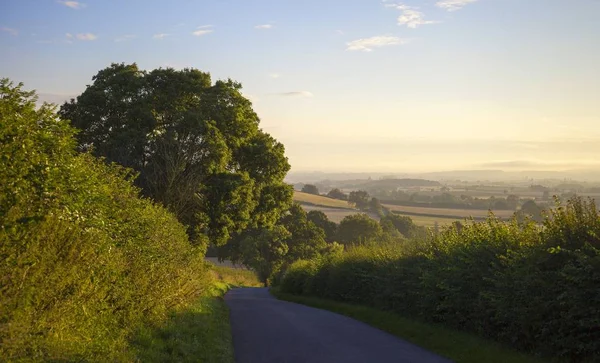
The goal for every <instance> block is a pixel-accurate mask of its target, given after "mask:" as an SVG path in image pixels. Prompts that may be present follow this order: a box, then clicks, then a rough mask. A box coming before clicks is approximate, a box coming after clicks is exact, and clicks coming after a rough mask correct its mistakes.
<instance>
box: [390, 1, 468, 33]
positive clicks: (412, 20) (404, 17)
mask: <svg viewBox="0 0 600 363" xmlns="http://www.w3.org/2000/svg"><path fill="white" fill-rule="evenodd" d="M456 1H459V0H456ZM463 1H464V0H463ZM385 7H386V8H394V9H396V10H400V11H401V14H400V16H399V17H398V25H406V26H407V27H408V28H411V29H416V28H418V27H419V26H421V25H427V24H437V23H439V21H434V20H425V14H423V13H422V12H420V11H419V10H418V8H416V7H412V6H408V5H404V4H385Z"/></svg>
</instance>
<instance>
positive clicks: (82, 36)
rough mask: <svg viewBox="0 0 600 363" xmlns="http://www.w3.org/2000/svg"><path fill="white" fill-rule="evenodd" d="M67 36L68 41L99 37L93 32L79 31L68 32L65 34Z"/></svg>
mask: <svg viewBox="0 0 600 363" xmlns="http://www.w3.org/2000/svg"><path fill="white" fill-rule="evenodd" d="M65 36H66V37H67V41H69V42H71V41H72V40H74V39H77V40H96V39H98V36H97V35H95V34H92V33H78V34H75V35H73V34H71V33H67V34H65Z"/></svg>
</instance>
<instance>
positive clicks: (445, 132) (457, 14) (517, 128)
mask: <svg viewBox="0 0 600 363" xmlns="http://www.w3.org/2000/svg"><path fill="white" fill-rule="evenodd" d="M599 16H600V1H597V0H431V1H423V0H421V1H416V0H407V1H404V2H402V3H400V2H394V1H384V2H382V1H377V0H346V1H338V0H327V1H315V0H305V1H284V0H278V1H275V0H270V1H269V0H256V1H253V0H220V1H192V0H185V1H184V0H172V1H164V0H163V1H153V0H150V1H149V0H145V1H141V0H127V1H108V0H104V1H98V0H96V1H94V0H89V1H85V0H83V1H80V2H77V1H54V0H52V1H46V0H35V1H34V0H3V1H2V4H1V5H0V47H1V49H2V50H3V52H2V53H3V56H2V57H0V76H3V77H9V78H11V79H13V80H15V81H20V82H24V83H25V85H26V87H28V88H33V89H36V90H38V92H39V93H40V94H41V95H42V98H44V99H48V100H54V101H60V100H62V99H64V98H66V97H68V96H70V95H77V94H79V93H80V92H82V91H83V90H84V89H85V85H86V84H89V83H90V82H91V77H92V76H93V75H94V74H95V73H96V72H97V71H98V70H100V69H102V68H104V67H106V66H108V65H109V64H110V63H111V62H137V63H138V65H139V66H140V67H142V68H145V69H153V68H157V67H166V66H171V67H175V68H182V67H195V68H199V69H201V70H203V71H208V72H210V73H211V74H212V76H213V78H214V79H218V78H232V79H235V80H237V81H240V82H242V84H243V85H244V93H245V94H246V96H247V97H249V98H250V99H251V100H252V101H253V103H254V108H255V110H256V111H257V112H258V114H259V116H260V117H261V119H262V126H263V128H264V129H265V130H266V131H268V132H269V133H271V134H273V135H274V136H275V137H276V138H278V139H279V140H280V141H281V142H283V143H284V144H285V145H286V151H287V155H288V157H289V158H290V162H291V164H292V168H293V170H296V171H307V170H323V171H382V172H405V171H428V170H448V169H465V168H466V169H481V168H490V167H494V168H498V167H504V168H513V169H515V168H517V169H518V168H522V169H532V168H537V169H551V170H560V169H570V168H589V167H594V168H596V167H598V164H599V163H598V161H597V160H598V155H600V142H599V141H600V132H599V130H600V128H598V125H599V124H600V122H599V121H600V101H599V100H600V82H598V80H600V67H599V66H598V64H600V21H599V20H598V18H599Z"/></svg>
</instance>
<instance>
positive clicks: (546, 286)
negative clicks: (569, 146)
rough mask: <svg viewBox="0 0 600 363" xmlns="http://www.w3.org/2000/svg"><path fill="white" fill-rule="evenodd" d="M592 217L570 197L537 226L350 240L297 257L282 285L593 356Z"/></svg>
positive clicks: (597, 224)
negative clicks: (320, 253) (342, 247)
mask: <svg viewBox="0 0 600 363" xmlns="http://www.w3.org/2000/svg"><path fill="white" fill-rule="evenodd" d="M598 235H600V217H599V216H598V212H597V210H596V207H595V204H594V203H593V202H591V201H589V202H588V201H585V200H582V199H578V198H575V199H573V200H571V201H569V202H568V204H566V205H563V206H559V207H557V208H556V209H554V210H552V211H551V213H550V215H549V216H548V217H547V219H546V220H545V221H544V224H543V227H539V226H538V225H537V224H536V223H534V222H532V221H529V220H526V221H523V222H519V221H517V220H516V219H515V220H513V221H510V222H503V221H500V220H498V219H495V218H490V219H488V220H487V221H485V222H482V223H475V222H471V223H466V224H460V225H454V226H452V227H450V228H447V229H445V230H443V231H442V232H441V233H439V234H432V235H430V236H429V237H428V238H426V239H413V240H411V241H410V242H408V241H407V242H405V243H391V244H390V243H378V242H377V241H376V240H372V241H371V243H366V244H362V245H355V246H354V247H349V248H347V250H346V251H345V252H344V253H342V254H338V255H335V256H330V257H329V258H322V259H313V260H305V261H297V262H295V263H294V264H292V265H291V266H290V267H289V268H288V269H287V271H286V272H285V273H284V274H283V277H282V279H281V284H280V289H281V292H283V293H289V294H295V295H302V296H316V297H321V298H326V299H331V300H336V301H340V302H347V303H353V304H359V305H364V306H368V307H373V308H376V309H380V310H384V311H391V312H395V313H398V314H400V315H401V316H409V317H411V318H414V319H419V320H421V321H424V322H431V323H436V324H441V325H443V326H446V327H449V328H453V329H459V330H463V331H466V332H471V333H475V334H477V335H479V336H481V337H485V338H490V339H493V340H496V341H498V342H501V343H503V344H506V345H508V346H510V347H513V348H515V349H519V350H521V351H524V352H529V353H531V354H535V355H539V356H541V357H551V358H552V357H553V358H557V359H560V360H563V361H570V362H584V361H594V360H596V359H597V358H598V351H600V346H599V344H600V343H599V342H600V331H599V330H598V329H597V327H598V322H599V321H600V310H599V309H598V308H597V307H598V306H600V290H598V288H597V287H598V286H600V239H598Z"/></svg>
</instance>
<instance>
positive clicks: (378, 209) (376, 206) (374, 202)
mask: <svg viewBox="0 0 600 363" xmlns="http://www.w3.org/2000/svg"><path fill="white" fill-rule="evenodd" d="M369 209H370V210H371V212H373V213H375V214H377V215H378V216H381V215H383V207H382V206H381V203H380V202H379V199H377V198H371V201H370V202H369Z"/></svg>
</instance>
